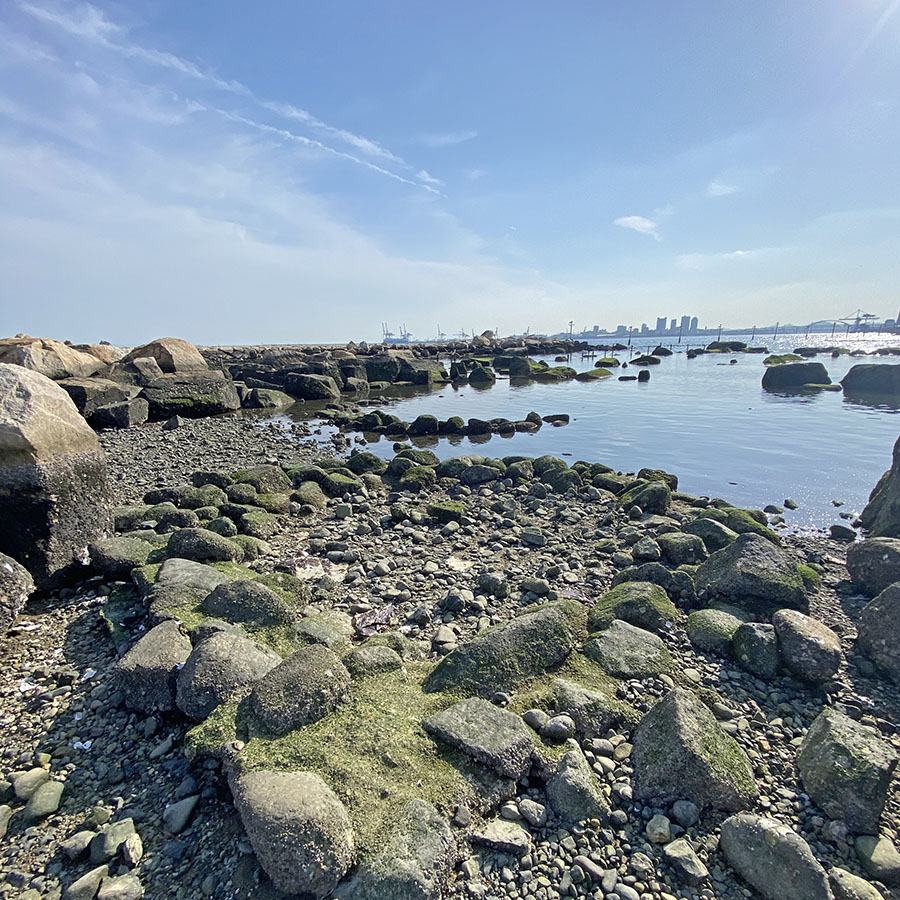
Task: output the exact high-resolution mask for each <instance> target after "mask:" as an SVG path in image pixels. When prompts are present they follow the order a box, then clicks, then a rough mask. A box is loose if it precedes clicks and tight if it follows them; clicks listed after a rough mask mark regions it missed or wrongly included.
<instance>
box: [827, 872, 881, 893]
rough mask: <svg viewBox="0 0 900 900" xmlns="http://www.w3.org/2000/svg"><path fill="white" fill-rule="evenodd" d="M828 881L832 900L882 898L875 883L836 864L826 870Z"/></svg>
mask: <svg viewBox="0 0 900 900" xmlns="http://www.w3.org/2000/svg"><path fill="white" fill-rule="evenodd" d="M828 883H829V884H830V885H831V890H832V892H833V893H834V900H884V898H883V897H882V896H881V891H879V890H878V888H876V887H875V885H873V884H869V882H868V881H866V880H865V878H860V877H859V875H854V874H853V873H852V872H848V871H847V870H846V869H841V868H840V867H838V866H835V867H834V868H832V869H829V870H828Z"/></svg>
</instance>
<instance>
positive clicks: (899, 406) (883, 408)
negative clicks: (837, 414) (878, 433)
mask: <svg viewBox="0 0 900 900" xmlns="http://www.w3.org/2000/svg"><path fill="white" fill-rule="evenodd" d="M844 403H845V405H846V406H849V407H854V406H856V407H861V408H863V409H875V410H878V411H879V412H886V413H896V412H900V397H894V396H891V395H889V394H847V393H846V392H845V393H844Z"/></svg>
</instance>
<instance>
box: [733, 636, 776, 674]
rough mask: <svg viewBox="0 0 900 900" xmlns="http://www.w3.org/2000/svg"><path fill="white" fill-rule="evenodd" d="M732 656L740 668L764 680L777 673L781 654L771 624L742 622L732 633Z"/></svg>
mask: <svg viewBox="0 0 900 900" xmlns="http://www.w3.org/2000/svg"><path fill="white" fill-rule="evenodd" d="M731 643H732V647H733V649H734V657H735V659H736V660H737V661H738V663H739V665H740V666H741V668H743V669H746V670H747V671H748V672H752V673H753V674H754V675H757V676H758V677H760V678H764V679H766V680H768V679H771V678H774V677H775V675H776V674H777V673H778V666H779V663H780V662H781V655H780V654H779V652H778V637H777V635H776V634H775V628H774V626H772V625H765V624H763V623H761V622H744V623H742V624H741V626H740V627H739V628H738V630H737V631H736V632H735V633H734V639H733V640H732V642H731Z"/></svg>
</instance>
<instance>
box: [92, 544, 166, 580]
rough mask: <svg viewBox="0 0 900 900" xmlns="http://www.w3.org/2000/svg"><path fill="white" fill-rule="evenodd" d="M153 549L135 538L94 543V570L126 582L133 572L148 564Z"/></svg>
mask: <svg viewBox="0 0 900 900" xmlns="http://www.w3.org/2000/svg"><path fill="white" fill-rule="evenodd" d="M152 549H153V547H152V545H151V544H148V543H147V541H142V540H141V539H140V538H135V537H128V536H124V537H111V538H104V539H103V540H100V541H94V542H93V543H92V544H91V546H90V548H89V552H90V556H91V562H92V563H93V565H94V568H95V569H97V571H99V572H100V573H101V574H102V575H105V576H106V577H107V578H114V579H117V580H119V581H124V580H126V579H127V578H128V577H129V576H130V575H131V570H132V569H133V568H135V567H136V566H142V565H144V563H145V562H147V557H148V556H149V554H150V551H151V550H152Z"/></svg>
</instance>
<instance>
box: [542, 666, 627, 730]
mask: <svg viewBox="0 0 900 900" xmlns="http://www.w3.org/2000/svg"><path fill="white" fill-rule="evenodd" d="M553 692H554V695H555V697H556V712H557V714H564V715H567V716H569V717H570V718H571V719H572V721H573V722H574V723H575V729H576V730H577V732H578V733H579V734H580V735H582V736H583V737H584V738H586V739H590V738H596V737H603V736H604V735H605V734H606V732H607V731H608V730H609V729H610V728H613V727H615V726H616V725H618V724H619V723H620V722H622V721H623V720H625V721H628V722H632V721H635V720H636V719H637V718H639V716H638V713H637V712H636V711H635V710H634V709H632V708H631V707H630V706H628V704H627V703H623V702H622V701H621V700H617V699H616V698H615V697H613V696H612V695H611V694H608V693H606V692H605V691H603V690H602V689H600V688H598V689H596V690H588V689H587V688H585V687H582V686H581V685H580V684H576V683H575V682H574V681H568V680H566V679H564V678H557V679H556V680H555V681H554V682H553Z"/></svg>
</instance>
